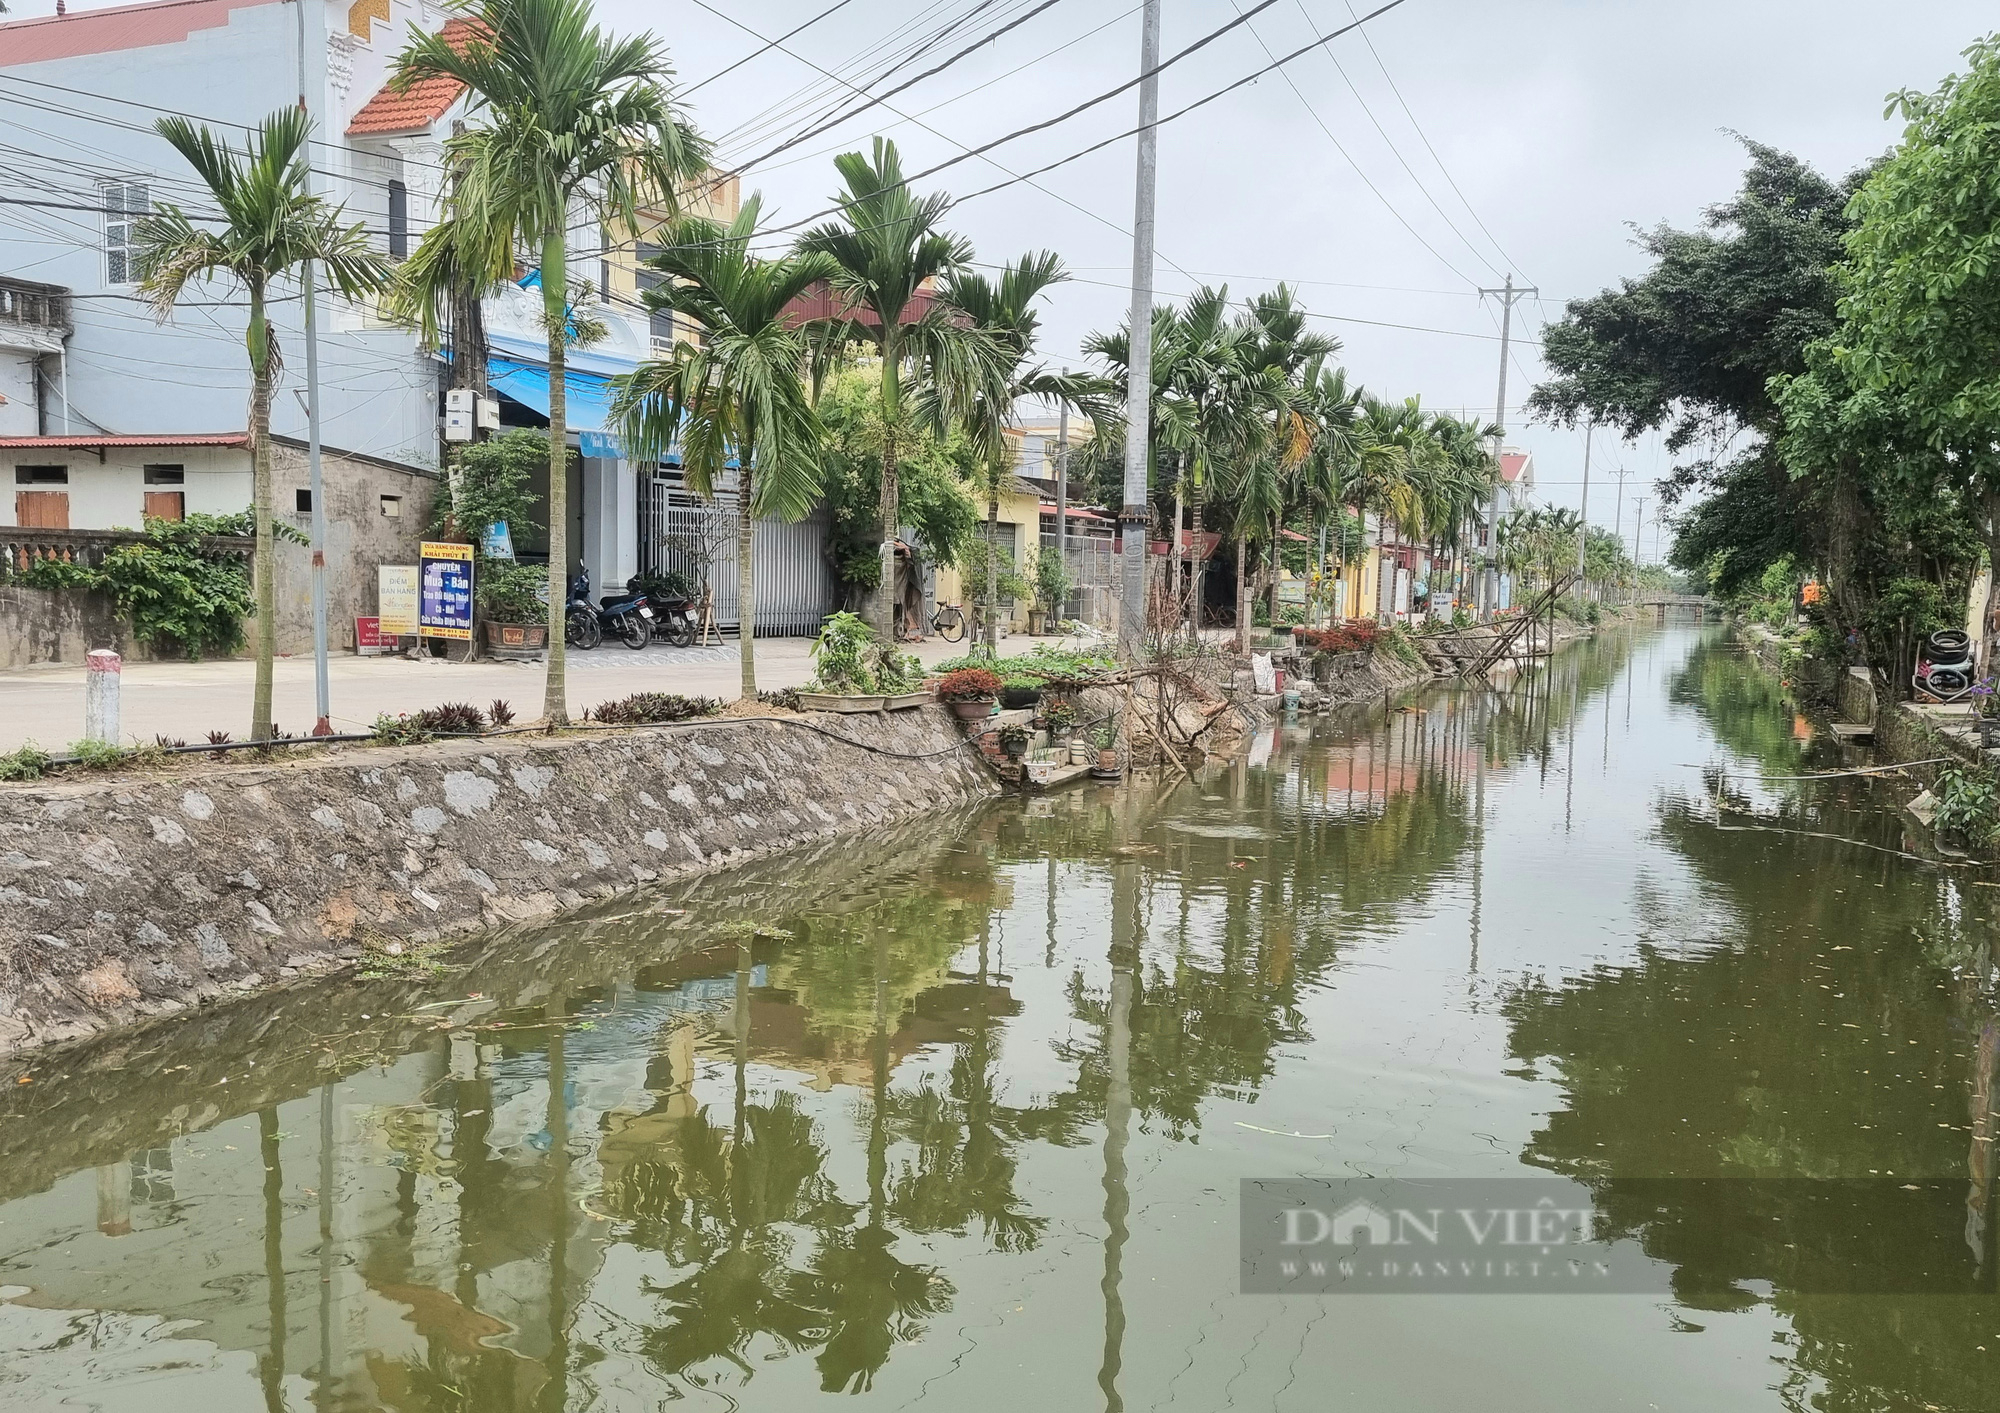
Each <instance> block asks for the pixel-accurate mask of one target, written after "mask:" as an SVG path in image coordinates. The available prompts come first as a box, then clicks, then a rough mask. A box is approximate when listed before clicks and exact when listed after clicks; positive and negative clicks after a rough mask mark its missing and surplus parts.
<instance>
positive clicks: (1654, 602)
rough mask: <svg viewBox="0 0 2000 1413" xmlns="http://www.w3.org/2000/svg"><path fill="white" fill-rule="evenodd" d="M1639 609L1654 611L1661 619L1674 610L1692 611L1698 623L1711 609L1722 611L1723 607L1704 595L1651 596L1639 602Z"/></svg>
mask: <svg viewBox="0 0 2000 1413" xmlns="http://www.w3.org/2000/svg"><path fill="white" fill-rule="evenodd" d="M1638 607H1640V608H1650V609H1654V610H1656V611H1657V612H1658V613H1659V615H1660V617H1661V618H1665V617H1666V616H1667V613H1668V612H1669V611H1670V610H1672V609H1688V610H1692V611H1693V613H1694V616H1695V621H1696V622H1697V623H1698V622H1700V621H1701V620H1702V619H1703V618H1705V617H1707V616H1708V613H1709V611H1710V610H1711V609H1713V610H1716V611H1720V610H1721V608H1722V605H1721V604H1719V603H1717V602H1716V601H1715V600H1714V599H1711V598H1708V597H1706V596H1705V595H1702V594H1649V595H1648V596H1646V597H1645V598H1642V599H1640V600H1639V601H1638Z"/></svg>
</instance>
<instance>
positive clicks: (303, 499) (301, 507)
mask: <svg viewBox="0 0 2000 1413" xmlns="http://www.w3.org/2000/svg"><path fill="white" fill-rule="evenodd" d="M292 504H293V505H294V506H296V507H297V509H298V513H299V514H301V515H310V514H312V510H313V493H312V492H311V491H309V490H307V489H306V488H305V487H304V486H300V487H299V488H298V489H297V490H295V491H293V492H292Z"/></svg>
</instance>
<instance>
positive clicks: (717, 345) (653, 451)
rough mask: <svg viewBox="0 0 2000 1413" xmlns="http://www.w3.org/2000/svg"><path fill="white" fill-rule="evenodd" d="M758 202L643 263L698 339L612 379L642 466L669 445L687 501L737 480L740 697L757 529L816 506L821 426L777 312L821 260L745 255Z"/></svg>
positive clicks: (686, 223)
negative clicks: (675, 447) (731, 471)
mask: <svg viewBox="0 0 2000 1413" xmlns="http://www.w3.org/2000/svg"><path fill="white" fill-rule="evenodd" d="M761 209H762V201H761V199H760V198H759V197H757V196H754V195H753V196H752V197H751V198H750V199H749V200H748V201H746V202H744V203H743V206H742V209H741V210H739V211H738V212H737V214H736V219H735V220H734V221H733V222H731V223H730V224H729V225H728V226H726V227H725V226H723V225H721V224H720V223H718V222H715V221H709V220H703V219H700V218H698V217H682V218H681V219H679V220H677V221H674V222H672V223H671V224H669V225H668V226H667V227H666V229H665V231H664V232H663V233H662V235H661V237H660V244H661V250H660V253H659V254H657V255H654V256H652V257H651V258H650V259H649V260H648V261H647V263H648V264H649V265H651V266H652V267H653V269H655V270H657V271H658V272H659V273H660V274H661V275H663V276H665V278H664V279H662V280H661V282H660V283H659V284H658V285H656V286H655V287H654V288H652V289H650V290H648V291H647V292H646V296H645V298H646V305H647V307H648V308H649V309H670V310H672V311H673V312H674V313H675V314H676V315H677V316H679V317H680V318H683V319H686V320H687V321H688V322H689V324H690V325H691V326H692V327H693V328H694V329H695V330H698V331H699V332H700V334H701V342H700V344H699V345H695V344H692V343H686V342H683V343H680V344H677V345H676V346H675V348H674V351H673V354H672V356H671V357H669V358H666V359H663V360H662V359H655V360H651V361H648V362H646V363H643V364H641V365H640V367H639V369H638V371H636V372H634V373H632V374H630V375H629V376H627V377H623V378H620V379H618V380H617V396H616V399H615V401H614V403H613V406H612V416H613V417H615V418H616V419H617V420H618V422H619V426H620V428H621V431H622V435H623V437H624V440H625V443H626V445H627V446H628V447H630V448H631V450H632V452H633V454H634V455H636V456H637V457H638V458H639V459H640V460H642V461H657V460H658V459H660V458H661V457H663V456H665V455H666V454H667V448H668V446H669V445H670V444H671V443H672V442H673V441H674V439H675V437H676V436H677V435H678V437H679V439H680V447H681V467H682V470H683V471H684V473H685V474H686V476H687V481H688V485H689V486H690V487H692V488H693V490H694V491H695V493H696V494H697V495H701V496H704V497H707V498H710V499H713V498H715V496H716V495H717V494H718V492H719V490H720V488H721V485H722V482H723V480H724V479H725V477H726V476H727V474H728V470H727V468H729V467H730V465H731V464H732V463H733V464H734V466H735V469H736V603H737V615H738V619H739V621H740V624H741V627H740V629H739V636H738V642H739V643H740V645H741V647H740V656H741V659H742V665H743V696H744V698H745V699H746V700H748V699H754V698H755V697H756V695H757V659H756V646H755V641H756V615H757V584H756V574H755V572H754V565H755V563H756V556H755V555H754V554H753V553H752V537H753V534H754V531H755V526H756V521H757V518H758V517H760V516H775V517H777V518H779V519H782V520H788V521H790V520H799V519H802V518H804V517H805V516H806V515H807V514H809V513H810V512H811V510H812V508H813V505H814V503H815V502H816V500H817V499H818V496H819V489H820V481H819V439H820V428H819V421H818V419H817V418H816V417H814V416H813V409H812V401H811V399H810V397H809V396H808V395H807V391H806V381H805V379H806V345H805V340H804V338H803V337H802V336H801V335H800V333H799V332H798V330H797V329H796V328H795V327H794V326H793V325H792V323H791V322H790V321H789V320H787V318H786V317H785V310H786V307H787V306H789V305H790V304H791V303H792V301H793V300H795V299H797V298H798V297H799V296H800V295H801V294H803V293H804V292H805V291H806V290H807V289H809V288H810V287H811V286H813V285H814V284H817V283H819V282H820V281H822V280H825V279H828V278H829V277H830V276H831V275H832V274H833V273H834V264H833V261H832V260H831V259H830V258H828V257H827V256H824V255H812V254H806V255H792V256H787V257H785V258H783V259H778V260H765V259H760V258H759V257H757V256H755V255H753V254H751V252H750V242H751V240H752V239H753V238H754V237H755V235H756V233H757V216H758V213H759V211H760V210H761Z"/></svg>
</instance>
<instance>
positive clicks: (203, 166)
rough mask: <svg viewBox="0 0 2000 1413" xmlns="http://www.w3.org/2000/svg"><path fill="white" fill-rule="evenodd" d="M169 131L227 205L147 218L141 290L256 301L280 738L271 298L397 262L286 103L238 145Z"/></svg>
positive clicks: (252, 344) (269, 628)
mask: <svg viewBox="0 0 2000 1413" xmlns="http://www.w3.org/2000/svg"><path fill="white" fill-rule="evenodd" d="M154 126H155V127H156V129H157V130H158V132H159V134H160V136H161V137H164V138H165V139H166V140H167V142H168V143H169V144H171V145H172V146H173V148H174V150H175V151H177V152H179V153H180V154H181V156H183V157H185V158H186V159H187V162H188V165H189V166H191V167H193V168H194V169H195V172H196V174H197V175H199V176H200V178H201V180H202V184H203V185H204V186H206V187H207V188H208V193H209V195H210V197H212V198H213V199H214V201H215V204H216V206H217V207H218V208H219V209H220V211H221V212H222V222H221V225H220V226H219V227H217V226H214V225H212V224H207V223H204V224H203V225H202V226H197V225H195V223H194V221H193V220H192V219H190V218H189V216H188V215H187V213H186V212H185V211H183V210H182V209H181V208H180V207H178V206H176V205H173V204H171V203H162V204H161V206H160V208H159V210H158V211H156V212H155V213H154V214H152V215H150V216H148V217H146V218H145V219H144V220H142V221H140V222H139V224H138V226H137V228H136V229H135V231H134V234H133V239H134V243H135V245H136V246H137V250H138V269H139V288H140V291H141V292H142V293H144V294H145V295H146V297H147V298H148V299H149V300H151V301H152V304H153V312H154V313H155V314H156V315H157V316H158V317H159V318H160V319H162V320H165V319H166V318H167V317H168V316H169V315H171V314H172V313H173V310H174V306H175V304H177V303H178V302H179V301H180V298H181V296H182V295H183V294H184V293H185V292H186V291H187V288H188V286H189V285H191V284H198V283H205V282H207V281H210V280H226V281H230V282H232V283H235V284H238V285H241V286H242V287H243V290H244V293H245V294H247V295H248V296H249V300H250V319H249V325H248V327H247V328H246V329H245V330H244V335H243V343H244V347H245V349H246V350H247V351H248V353H249V355H250V458H251V467H252V471H251V486H252V506H253V515H254V518H255V521H256V536H257V557H256V560H255V561H254V563H253V564H252V567H251V574H252V581H253V582H252V588H253V592H254V594H255V598H256V604H257V677H256V686H255V688H254V689H253V691H252V694H251V706H250V739H252V740H253V741H268V740H269V739H271V663H272V651H273V647H274V643H275V640H276V638H277V600H276V593H275V589H274V587H273V580H272V570H273V568H274V566H273V563H272V556H273V549H272V545H273V538H274V537H273V532H272V527H271V394H272V391H273V389H274V388H275V387H276V386H277V380H278V372H279V370H280V368H281V367H282V366H283V365H282V359H281V358H280V356H279V351H278V342H277V339H276V338H275V337H274V336H273V334H272V332H271V321H270V317H269V311H268V307H267V301H268V299H269V297H270V289H271V285H272V283H273V282H274V281H277V280H280V279H284V278H286V277H288V276H290V275H291V274H292V272H293V271H294V270H296V269H297V268H298V266H299V265H300V264H301V263H303V262H304V261H307V260H317V261H319V262H320V266H321V268H322V269H324V270H325V272H326V278H327V282H328V284H329V285H331V286H332V288H333V289H334V290H335V291H336V292H337V293H339V294H341V295H343V296H345V297H346V298H348V299H359V298H362V297H364V296H365V295H367V294H369V293H371V292H373V291H374V290H377V289H379V288H381V286H382V284H383V282H384V280H385V279H386V278H387V276H388V272H389V262H388V260H387V258H386V257H385V256H383V255H380V254H378V253H376V252H375V251H372V250H370V249H369V248H368V237H367V234H366V232H365V231H364V230H363V229H362V228H361V227H360V226H359V225H354V224H348V223H346V222H343V221H342V219H341V214H342V213H341V210H340V208H339V207H336V206H330V205H328V204H327V202H326V201H324V200H323V199H321V198H320V197H317V196H313V195H311V194H310V193H309V192H308V191H307V190H306V167H307V158H306V142H307V140H308V138H309V136H310V135H311V132H312V121H311V119H309V118H308V117H307V116H306V114H305V113H304V112H303V111H302V110H300V109H297V108H281V109H279V110H278V111H277V112H275V113H273V114H272V115H271V116H270V117H268V118H266V119H265V120H264V121H263V123H261V124H260V125H259V126H258V128H257V131H256V133H255V134H253V135H252V136H251V138H250V140H249V143H248V146H247V149H246V150H245V151H243V152H241V153H238V152H236V151H234V150H233V149H231V148H230V147H229V146H228V144H227V143H225V142H224V141H223V140H222V139H221V138H219V137H217V136H216V135H215V134H214V133H213V132H211V131H210V130H209V129H207V128H205V127H198V126H196V125H195V124H193V123H191V122H189V121H188V120H187V119H185V118H180V117H169V118H162V119H160V121H159V122H158V123H157V124H155V125H154Z"/></svg>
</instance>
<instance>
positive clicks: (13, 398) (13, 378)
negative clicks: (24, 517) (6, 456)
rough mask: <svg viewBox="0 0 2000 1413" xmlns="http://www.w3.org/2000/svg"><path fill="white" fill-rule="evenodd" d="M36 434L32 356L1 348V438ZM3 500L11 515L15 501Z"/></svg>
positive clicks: (10, 499)
mask: <svg viewBox="0 0 2000 1413" xmlns="http://www.w3.org/2000/svg"><path fill="white" fill-rule="evenodd" d="M38 430H39V429H38V428H37V427H36V426H35V355H34V354H32V353H25V352H23V351H21V350H20V349H13V348H0V437H32V436H34V435H35V434H36V432H37V431H38ZM9 479H10V480H11V479H12V477H11V476H10V477H9ZM6 499H7V514H9V515H12V514H13V513H14V498H13V497H12V496H8V497H7V498H6Z"/></svg>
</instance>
